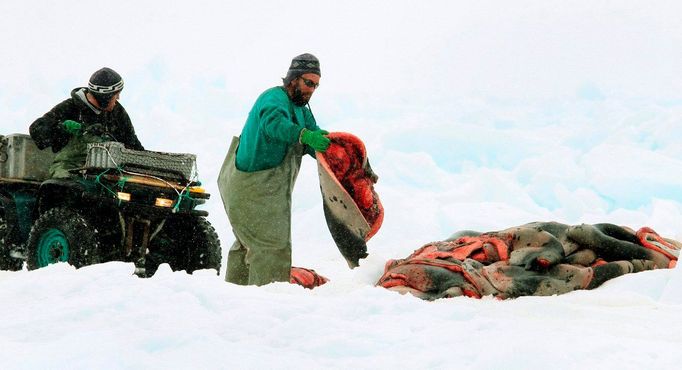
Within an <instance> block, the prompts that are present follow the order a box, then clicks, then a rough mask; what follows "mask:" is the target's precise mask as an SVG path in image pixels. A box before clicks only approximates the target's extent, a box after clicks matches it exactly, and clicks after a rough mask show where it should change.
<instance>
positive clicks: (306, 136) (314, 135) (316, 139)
mask: <svg viewBox="0 0 682 370" xmlns="http://www.w3.org/2000/svg"><path fill="white" fill-rule="evenodd" d="M328 133H329V132H327V131H325V130H316V131H310V130H308V129H305V128H304V129H303V130H302V131H301V143H303V144H306V145H308V146H310V147H311V148H313V149H315V150H316V151H318V152H323V153H324V151H325V150H327V148H329V139H327V137H326V136H324V135H327V134H328Z"/></svg>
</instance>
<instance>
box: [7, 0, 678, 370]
mask: <svg viewBox="0 0 682 370" xmlns="http://www.w3.org/2000/svg"><path fill="white" fill-rule="evenodd" d="M681 13H682V5H679V3H677V2H673V1H660V2H655V3H646V4H645V3H642V2H639V1H619V2H617V3H614V2H594V1H573V2H563V1H543V2H538V1H517V2H514V4H513V5H511V4H509V3H508V2H504V1H481V2H476V3H475V4H471V3H470V2H464V1H429V2H417V1H388V0H380V1H372V2H367V1H359V0H348V1H344V2H343V3H341V2H339V3H332V2H329V1H292V2H286V3H284V2H279V1H274V0H269V1H258V2H251V3H248V4H247V3H245V2H233V1H207V0H198V1H193V2H172V1H171V2H169V1H146V2H136V1H129V0H120V1H117V2H115V3H111V2H100V1H90V2H87V3H83V2H80V1H75V0H63V1H60V2H49V1H30V0H29V1H25V2H2V3H0V14H2V22H0V45H2V46H3V50H4V52H3V57H2V58H0V86H1V88H0V120H1V121H2V126H1V127H2V129H1V130H0V134H8V133H13V132H24V133H25V132H27V127H28V125H29V124H30V123H31V122H32V121H33V120H34V119H35V118H37V117H38V116H40V115H42V114H43V113H44V112H46V111H47V110H49V109H50V108H51V107H52V106H53V105H55V104H56V103H58V102H59V101H61V100H63V99H65V98H66V97H67V96H68V93H69V91H70V90H71V88H73V87H75V86H82V85H84V84H85V82H86V81H87V78H88V77H89V76H90V74H91V73H92V72H93V71H94V70H96V69H98V68H100V67H102V66H109V67H112V68H114V69H115V70H117V71H118V72H120V73H121V74H122V75H123V77H124V79H125V83H126V87H125V89H124V91H123V94H122V97H121V103H122V104H123V105H124V106H125V107H126V109H127V110H128V112H129V114H130V115H131V118H132V120H133V122H134V124H135V126H136V130H137V133H138V136H139V137H140V140H141V141H142V142H143V144H144V145H145V146H146V147H147V148H149V149H152V150H164V151H175V152H192V153H196V154H198V156H199V171H200V178H201V179H202V180H203V181H204V182H205V184H206V187H207V188H208V190H209V191H210V192H211V193H212V194H214V198H213V199H212V200H211V201H210V202H209V203H208V204H207V205H206V208H205V209H207V210H208V211H209V212H210V216H209V219H210V221H211V222H212V223H213V224H214V226H216V228H217V230H218V233H219V236H220V238H221V241H222V244H223V247H224V248H225V249H227V247H229V245H230V244H231V243H232V241H233V237H232V235H231V232H230V229H229V224H228V222H227V218H226V216H225V214H224V212H223V210H222V205H221V204H220V199H219V196H218V193H217V187H216V185H215V181H216V177H217V172H218V169H219V166H220V164H221V163H222V159H223V158H224V155H225V153H226V151H227V147H228V145H229V140H230V138H231V137H232V136H233V135H236V134H238V133H239V131H240V129H241V126H242V124H243V122H244V120H245V118H246V115H247V113H248V111H249V109H250V108H251V104H252V103H253V101H254V99H255V98H256V97H257V95H258V94H259V93H260V92H261V91H262V90H264V89H265V88H267V87H270V86H274V85H276V84H277V83H278V81H279V78H280V77H283V76H284V74H285V73H286V69H287V67H288V65H289V62H290V60H291V58H292V57H293V56H295V55H297V54H300V53H303V52H311V53H313V54H315V55H317V56H318V57H319V58H320V60H321V63H322V74H323V76H322V80H321V82H322V85H321V87H320V88H319V90H318V91H317V92H316V93H315V95H314V97H313V99H312V101H311V105H312V108H313V111H314V113H315V116H316V118H317V120H318V123H319V124H320V126H322V127H323V128H326V129H327V130H329V131H348V132H352V133H354V134H356V135H358V136H360V137H361V138H362V139H363V140H364V141H365V143H366V145H367V149H368V152H369V155H370V159H371V162H372V167H373V168H374V169H375V171H376V172H377V173H378V174H379V176H380V180H379V183H378V184H377V187H376V190H377V191H378V192H379V194H380V196H381V199H382V202H383V204H384V207H385V210H386V218H385V221H384V225H383V227H382V229H381V230H380V232H379V233H378V234H377V235H376V236H375V237H374V238H373V239H372V240H371V241H370V243H369V245H368V247H369V251H370V256H369V257H368V258H367V259H366V260H364V261H363V262H362V265H361V266H360V267H359V268H356V269H355V270H349V269H348V268H347V266H346V264H345V262H344V260H343V258H342V257H341V256H340V254H339V252H338V251H337V250H336V247H335V246H334V244H333V241H332V240H331V237H330V236H329V232H328V231H327V229H326V225H325V223H324V219H323V215H322V205H321V199H320V195H319V189H318V183H317V174H316V169H315V164H314V161H312V160H311V159H310V158H306V159H304V164H303V168H302V170H301V174H300V176H299V180H298V183H297V187H296V191H295V194H294V203H295V204H294V207H295V210H294V225H293V242H294V250H293V253H294V257H293V258H294V264H295V265H298V266H305V267H311V268H314V269H315V270H316V271H318V272H319V273H321V274H323V275H325V276H327V277H328V278H330V279H331V281H330V282H329V283H328V284H326V285H324V286H322V287H320V288H318V289H315V290H313V291H310V290H305V289H302V288H300V287H297V286H292V285H289V284H283V283H282V284H272V285H269V286H266V287H262V288H255V287H239V286H234V285H231V284H227V283H225V282H224V281H223V275H224V271H221V272H220V274H221V276H216V275H215V274H211V273H210V272H208V271H201V272H197V273H195V274H194V275H187V274H185V273H184V272H171V271H170V270H169V269H168V268H164V267H162V268H161V269H160V271H159V272H158V273H157V274H156V275H155V276H154V277H152V278H150V279H139V278H137V277H135V276H133V275H132V271H133V266H132V265H130V264H123V263H109V264H103V265H98V266H90V267H87V268H83V269H80V270H74V269H73V268H71V267H70V266H68V265H54V266H50V267H48V268H44V269H41V270H37V271H31V272H28V271H19V272H0V317H2V318H3V319H2V320H0V355H1V356H0V369H22V368H26V369H44V368H65V369H67V368H68V369H73V368H79V369H108V368H112V369H118V368H157V369H168V368H178V369H187V368H198V369H203V368H207V369H209V368H397V367H400V368H518V369H528V368H545V367H552V368H593V367H603V368H619V369H620V368H670V369H673V368H678V367H679V365H678V364H677V363H679V362H681V361H682V355H680V352H679V348H680V345H681V344H682V324H681V323H680V321H679V313H680V312H682V271H681V270H679V269H674V270H659V271H651V272H645V273H639V274H633V275H629V276H624V277H621V278H618V279H615V280H612V281H610V282H608V283H607V284H605V285H604V286H603V287H601V288H599V289H597V290H594V291H581V292H574V293H571V294H566V295H563V296H558V297H544V298H536V297H525V298H520V299H516V300H510V301H496V300H492V299H483V300H473V299H467V298H458V299H451V300H441V301H436V302H424V301H421V300H418V299H416V298H414V297H411V296H401V295H399V294H396V293H392V292H389V291H385V290H383V289H379V288H375V287H373V284H374V283H375V282H376V280H377V278H378V277H379V275H380V274H381V272H382V269H383V264H384V262H385V261H386V260H387V259H389V258H396V257H404V256H406V255H408V254H409V253H410V252H412V251H413V250H414V249H416V248H418V247H419V246H421V245H422V244H424V243H426V242H429V241H432V240H440V239H443V238H445V237H447V236H448V235H449V234H450V233H452V232H454V231H456V230H459V229H477V230H481V231H486V230H495V229H500V228H506V227H509V226H513V225H518V224H522V223H526V222H530V221H536V220H540V221H549V220H555V221H559V222H564V223H569V224H576V223H582V222H587V223H596V222H613V223H618V224H624V225H628V226H631V227H633V228H637V227H640V226H644V225H646V226H650V227H653V228H654V229H655V230H657V231H658V232H659V233H661V234H662V235H664V236H669V237H674V238H677V239H681V240H682V229H680V225H682V177H681V176H680V173H682V146H680V145H679V140H680V138H682V118H681V117H682V79H681V78H680V74H679V71H680V70H681V68H680V67H681V64H680V61H681V60H682V49H680V48H679V47H678V45H680V44H682V18H680V17H679V14H681ZM225 256H226V253H224V257H225Z"/></svg>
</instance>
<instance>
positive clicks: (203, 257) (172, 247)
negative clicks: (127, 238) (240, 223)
mask: <svg viewBox="0 0 682 370" xmlns="http://www.w3.org/2000/svg"><path fill="white" fill-rule="evenodd" d="M221 258H222V257H221V254H220V241H219V240H218V235H217V234H216V232H215V229H214V228H213V226H211V224H210V223H209V222H208V221H207V220H206V219H205V218H204V217H174V218H170V219H168V220H166V224H165V225H164V227H163V229H162V230H161V231H160V232H159V234H158V235H156V237H154V239H152V241H151V243H150V248H149V253H148V254H147V256H146V259H145V261H146V264H145V273H146V275H147V276H152V275H154V273H155V272H156V270H157V269H158V267H159V265H160V264H162V263H168V264H169V265H170V267H171V268H172V269H173V271H181V270H185V271H187V273H192V272H194V271H196V270H201V269H215V270H216V274H220V262H221Z"/></svg>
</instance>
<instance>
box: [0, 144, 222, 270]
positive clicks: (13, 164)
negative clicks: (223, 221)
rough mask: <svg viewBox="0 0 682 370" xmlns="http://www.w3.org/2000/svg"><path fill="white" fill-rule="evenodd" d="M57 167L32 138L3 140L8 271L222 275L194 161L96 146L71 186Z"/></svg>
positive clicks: (2, 215)
mask: <svg viewBox="0 0 682 370" xmlns="http://www.w3.org/2000/svg"><path fill="white" fill-rule="evenodd" d="M53 157H54V154H53V153H52V152H51V151H50V150H49V149H47V150H38V148H37V147H36V146H35V144H34V143H33V141H32V140H31V138H30V137H29V136H28V135H23V134H14V135H8V136H5V137H2V136H0V269H2V270H13V271H16V270H20V269H21V268H22V266H23V263H24V262H26V264H27V267H28V269H29V270H33V269H38V268H41V267H45V266H47V265H49V264H52V263H57V262H67V263H69V264H71V265H73V266H75V267H76V268H79V267H83V266H88V265H92V264H96V263H101V262H108V261H124V262H133V263H134V264H135V273H136V274H137V275H138V276H143V277H147V276H151V275H153V274H154V272H155V271H156V270H157V268H158V266H159V265H160V264H161V263H168V264H169V265H170V266H171V268H172V269H173V270H176V271H179V270H185V271H187V272H188V273H191V272H193V271H195V270H199V269H215V270H216V273H218V272H219V270H220V262H221V253H220V242H219V240H218V236H217V234H216V232H215V230H214V228H213V227H212V226H211V224H210V223H209V222H208V221H207V220H206V216H207V215H208V212H206V211H203V210H199V209H197V207H198V206H200V205H201V204H204V203H205V202H206V200H207V199H209V197H210V195H209V194H208V193H206V192H205V191H204V190H203V188H201V184H200V183H199V182H198V181H197V180H196V157H195V156H194V155H192V154H176V153H161V152H152V151H135V150H129V149H126V148H125V147H124V146H123V144H121V143H118V142H101V143H93V144H88V154H87V159H86V162H85V165H84V166H83V167H82V168H78V169H75V170H73V171H71V173H72V176H71V177H70V178H66V179H49V178H48V168H49V166H50V164H51V163H52V159H53Z"/></svg>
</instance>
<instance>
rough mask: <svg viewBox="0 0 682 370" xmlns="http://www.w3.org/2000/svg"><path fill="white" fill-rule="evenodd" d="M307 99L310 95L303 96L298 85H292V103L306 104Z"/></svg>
mask: <svg viewBox="0 0 682 370" xmlns="http://www.w3.org/2000/svg"><path fill="white" fill-rule="evenodd" d="M309 100H310V97H307V98H306V97H305V96H303V92H302V91H301V89H300V88H299V87H298V86H295V87H294V92H293V93H292V94H291V101H292V102H293V103H294V105H296V106H298V107H302V106H304V105H306V104H308V101H309Z"/></svg>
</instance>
